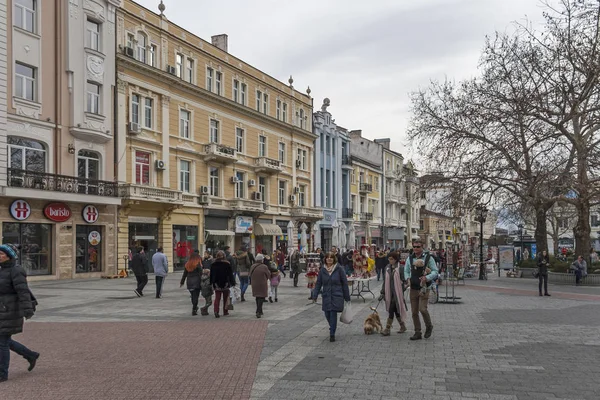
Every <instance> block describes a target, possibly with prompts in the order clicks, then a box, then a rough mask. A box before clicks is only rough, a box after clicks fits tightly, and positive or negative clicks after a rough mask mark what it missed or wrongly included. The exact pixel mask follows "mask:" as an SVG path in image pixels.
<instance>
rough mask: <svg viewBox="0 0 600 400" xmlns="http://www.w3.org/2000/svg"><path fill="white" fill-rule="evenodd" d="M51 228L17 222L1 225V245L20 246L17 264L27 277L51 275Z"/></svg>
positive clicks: (46, 225) (43, 225) (47, 225)
mask: <svg viewBox="0 0 600 400" xmlns="http://www.w3.org/2000/svg"><path fill="white" fill-rule="evenodd" d="M52 226H53V225H51V224H24V223H19V222H4V223H3V224H2V243H12V244H19V245H21V249H20V250H19V262H20V263H21V266H22V267H23V268H24V269H25V271H26V272H27V275H50V274H52V262H51V260H52V254H51V251H52Z"/></svg>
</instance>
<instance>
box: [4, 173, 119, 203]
mask: <svg viewBox="0 0 600 400" xmlns="http://www.w3.org/2000/svg"><path fill="white" fill-rule="evenodd" d="M7 184H8V186H10V187H19V188H24V189H37V190H45V191H49V192H63V193H76V194H89V195H94V196H105V197H119V191H118V185H117V183H116V182H109V181H100V180H96V179H85V178H78V177H75V176H66V175H56V174H48V173H45V172H35V171H27V170H24V169H16V168H9V169H8V179H7Z"/></svg>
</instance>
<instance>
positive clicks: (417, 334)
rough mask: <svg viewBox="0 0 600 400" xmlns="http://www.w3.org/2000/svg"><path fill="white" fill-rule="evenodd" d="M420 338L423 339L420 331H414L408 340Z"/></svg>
mask: <svg viewBox="0 0 600 400" xmlns="http://www.w3.org/2000/svg"><path fill="white" fill-rule="evenodd" d="M421 339H423V338H422V337H421V332H415V334H414V335H412V336H411V337H410V340H421Z"/></svg>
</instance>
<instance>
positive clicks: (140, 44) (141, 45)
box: [137, 33, 146, 63]
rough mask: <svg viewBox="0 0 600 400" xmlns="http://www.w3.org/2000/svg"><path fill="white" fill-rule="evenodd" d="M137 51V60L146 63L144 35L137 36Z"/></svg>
mask: <svg viewBox="0 0 600 400" xmlns="http://www.w3.org/2000/svg"><path fill="white" fill-rule="evenodd" d="M137 50H138V51H137V53H138V60H139V61H141V62H143V63H146V35H144V34H142V33H138V35H137Z"/></svg>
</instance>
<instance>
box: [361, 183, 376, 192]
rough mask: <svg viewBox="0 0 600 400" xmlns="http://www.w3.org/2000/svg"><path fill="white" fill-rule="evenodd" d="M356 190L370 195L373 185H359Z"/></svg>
mask: <svg viewBox="0 0 600 400" xmlns="http://www.w3.org/2000/svg"><path fill="white" fill-rule="evenodd" d="M358 190H359V191H361V192H369V193H370V192H372V191H373V185H371V184H370V183H361V184H360V185H359V188H358Z"/></svg>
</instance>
